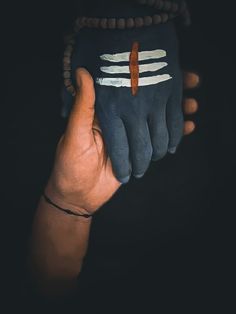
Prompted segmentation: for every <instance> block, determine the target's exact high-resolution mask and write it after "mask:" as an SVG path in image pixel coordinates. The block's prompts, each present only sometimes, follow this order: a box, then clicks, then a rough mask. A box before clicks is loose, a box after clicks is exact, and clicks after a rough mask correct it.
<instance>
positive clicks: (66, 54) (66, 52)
mask: <svg viewBox="0 0 236 314" xmlns="http://www.w3.org/2000/svg"><path fill="white" fill-rule="evenodd" d="M71 54H72V53H71V52H70V51H67V50H65V52H64V57H71Z"/></svg>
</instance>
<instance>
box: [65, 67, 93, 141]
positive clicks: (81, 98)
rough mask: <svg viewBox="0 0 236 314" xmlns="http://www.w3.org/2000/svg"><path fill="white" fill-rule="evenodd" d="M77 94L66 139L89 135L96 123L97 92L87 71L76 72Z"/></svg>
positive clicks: (79, 70)
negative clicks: (95, 104) (95, 105)
mask: <svg viewBox="0 0 236 314" xmlns="http://www.w3.org/2000/svg"><path fill="white" fill-rule="evenodd" d="M76 82H77V93H76V96H75V102H74V105H73V108H72V111H71V114H70V117H69V121H68V126H67V130H66V134H65V137H69V138H70V140H73V139H78V135H80V136H82V135H86V134H87V135H89V134H91V132H92V125H93V121H94V103H95V91H94V84H93V79H92V77H91V75H90V74H89V72H88V71H87V70H85V69H82V68H80V69H78V70H77V71H76Z"/></svg>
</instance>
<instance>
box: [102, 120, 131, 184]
mask: <svg viewBox="0 0 236 314" xmlns="http://www.w3.org/2000/svg"><path fill="white" fill-rule="evenodd" d="M103 118H104V115H103ZM103 122H105V123H102V133H103V136H104V140H105V144H106V149H107V152H108V155H109V157H110V160H111V163H112V168H113V171H114V174H115V176H116V178H117V180H118V181H119V182H121V183H127V182H128V181H129V179H130V175H131V166H130V161H129V146H128V139H127V136H126V130H125V127H124V124H123V122H122V120H121V119H120V118H118V117H116V118H113V119H110V120H107V121H103Z"/></svg>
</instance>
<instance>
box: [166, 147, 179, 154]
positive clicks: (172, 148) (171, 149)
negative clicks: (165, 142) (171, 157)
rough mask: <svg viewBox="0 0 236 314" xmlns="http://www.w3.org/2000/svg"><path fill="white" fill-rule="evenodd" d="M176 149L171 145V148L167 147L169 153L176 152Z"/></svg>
mask: <svg viewBox="0 0 236 314" xmlns="http://www.w3.org/2000/svg"><path fill="white" fill-rule="evenodd" d="M176 150H177V147H171V148H169V149H168V152H169V153H170V154H175V153H176Z"/></svg>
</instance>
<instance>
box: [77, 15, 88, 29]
mask: <svg viewBox="0 0 236 314" xmlns="http://www.w3.org/2000/svg"><path fill="white" fill-rule="evenodd" d="M75 24H76V26H77V27H78V28H82V27H84V26H86V25H87V17H84V16H83V17H79V18H78V19H77V20H76V22H75Z"/></svg>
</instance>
